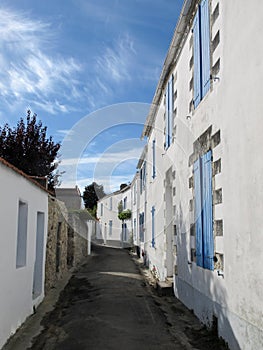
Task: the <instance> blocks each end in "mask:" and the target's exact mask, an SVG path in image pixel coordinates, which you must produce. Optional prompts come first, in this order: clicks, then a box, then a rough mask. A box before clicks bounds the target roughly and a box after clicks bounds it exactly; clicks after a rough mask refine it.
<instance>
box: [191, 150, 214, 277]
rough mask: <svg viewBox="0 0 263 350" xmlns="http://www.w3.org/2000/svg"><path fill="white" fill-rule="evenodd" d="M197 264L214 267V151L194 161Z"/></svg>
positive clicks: (209, 267) (210, 268) (208, 267)
mask: <svg viewBox="0 0 263 350" xmlns="http://www.w3.org/2000/svg"><path fill="white" fill-rule="evenodd" d="M194 186H195V225H196V264H197V265H198V266H200V267H204V268H206V269H209V270H213V269H214V260H213V256H214V237H213V202H212V152H211V151H208V152H207V153H206V154H204V155H203V156H202V157H201V158H199V159H198V160H197V161H196V162H195V163H194Z"/></svg>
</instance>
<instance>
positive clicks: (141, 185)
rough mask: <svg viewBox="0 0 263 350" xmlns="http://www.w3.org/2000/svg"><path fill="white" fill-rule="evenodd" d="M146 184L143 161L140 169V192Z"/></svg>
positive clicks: (144, 163)
mask: <svg viewBox="0 0 263 350" xmlns="http://www.w3.org/2000/svg"><path fill="white" fill-rule="evenodd" d="M145 186H146V162H145V161H144V162H143V165H142V167H141V169H140V193H141V194H142V191H143V190H144V189H145Z"/></svg>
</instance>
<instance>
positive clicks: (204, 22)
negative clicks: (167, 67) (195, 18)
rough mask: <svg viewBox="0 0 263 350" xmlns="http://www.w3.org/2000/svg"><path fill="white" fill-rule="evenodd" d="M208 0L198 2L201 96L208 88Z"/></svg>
mask: <svg viewBox="0 0 263 350" xmlns="http://www.w3.org/2000/svg"><path fill="white" fill-rule="evenodd" d="M209 16H210V14H209V4H208V0H202V2H201V4H200V24H201V65H202V77H201V79H202V94H201V98H203V97H204V96H205V95H206V93H207V92H208V90H209V89H210V20H209Z"/></svg>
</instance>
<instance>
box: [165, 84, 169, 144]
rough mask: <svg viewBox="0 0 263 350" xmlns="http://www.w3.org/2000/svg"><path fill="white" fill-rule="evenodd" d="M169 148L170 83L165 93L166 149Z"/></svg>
mask: <svg viewBox="0 0 263 350" xmlns="http://www.w3.org/2000/svg"><path fill="white" fill-rule="evenodd" d="M168 147H169V83H168V84H167V86H166V93H165V149H167V148H168Z"/></svg>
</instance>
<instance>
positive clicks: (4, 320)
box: [0, 162, 48, 348]
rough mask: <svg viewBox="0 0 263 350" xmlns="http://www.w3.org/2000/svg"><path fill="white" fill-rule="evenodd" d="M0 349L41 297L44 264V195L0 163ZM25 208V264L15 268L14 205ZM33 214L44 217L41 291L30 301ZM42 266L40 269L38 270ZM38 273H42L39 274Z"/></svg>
mask: <svg viewBox="0 0 263 350" xmlns="http://www.w3.org/2000/svg"><path fill="white" fill-rule="evenodd" d="M0 178H1V181H0V193H1V197H0V222H1V235H0V280H1V298H0V315H1V316H0V348H1V346H2V345H3V344H4V343H5V342H6V340H7V339H8V338H9V336H10V335H11V334H13V333H14V332H15V331H16V329H17V328H18V327H19V326H20V325H21V324H22V323H23V321H24V320H25V319H26V318H27V317H28V316H29V315H30V314H32V312H33V307H34V306H37V305H38V304H39V303H40V302H41V301H42V299H43V297H44V275H45V273H44V267H45V264H44V261H45V252H46V250H45V249H46V237H47V219H48V218H47V215H48V194H47V193H46V192H45V191H43V190H41V189H40V188H39V187H37V186H36V185H35V184H33V183H32V182H30V181H29V180H27V179H25V178H24V177H22V176H21V175H19V174H18V173H16V172H15V171H14V170H12V169H10V168H8V167H6V165H4V164H2V163H1V162H0ZM19 200H20V201H23V202H26V203H27V205H28V222H27V245H26V264H25V266H23V267H18V268H17V267H16V254H17V251H16V250H17V230H18V227H17V226H18V203H19ZM37 212H42V213H43V214H44V237H43V242H42V247H40V248H41V249H42V254H43V255H42V264H40V265H38V271H40V273H42V276H40V277H41V280H42V281H41V282H42V283H41V286H39V287H41V291H40V293H38V294H39V295H38V297H36V298H35V299H33V296H32V290H33V279H34V264H35V258H36V231H37ZM41 267H42V269H41ZM41 270H42V271H41Z"/></svg>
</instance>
